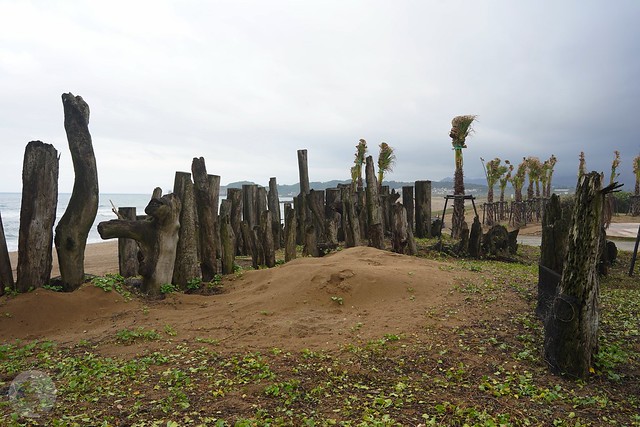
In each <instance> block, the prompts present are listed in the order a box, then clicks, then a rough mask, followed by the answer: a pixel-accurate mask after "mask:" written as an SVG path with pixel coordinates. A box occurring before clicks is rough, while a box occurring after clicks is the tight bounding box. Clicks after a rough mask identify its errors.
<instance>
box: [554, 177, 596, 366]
mask: <svg viewBox="0 0 640 427" xmlns="http://www.w3.org/2000/svg"><path fill="white" fill-rule="evenodd" d="M601 188H602V187H601V177H600V174H599V173H596V172H591V173H588V174H585V175H583V176H581V177H580V179H579V181H578V186H577V188H576V196H575V197H576V199H575V205H574V208H573V215H572V217H571V220H570V224H569V240H568V247H567V258H566V261H565V264H564V270H563V272H562V279H561V280H560V286H559V287H558V292H557V293H556V296H555V298H554V301H553V305H552V307H551V311H550V313H549V316H547V320H546V322H545V337H544V353H545V359H546V361H547V363H549V365H550V367H551V370H552V371H553V372H556V373H566V374H568V375H570V376H573V377H577V378H585V377H586V376H587V375H588V374H589V368H591V366H592V357H593V356H594V354H595V353H597V349H598V320H599V319H598V317H599V315H598V296H599V279H598V273H597V269H596V267H597V264H598V260H599V258H600V257H599V255H600V254H599V253H598V244H599V239H600V232H601V226H602V207H603V196H602V193H601Z"/></svg>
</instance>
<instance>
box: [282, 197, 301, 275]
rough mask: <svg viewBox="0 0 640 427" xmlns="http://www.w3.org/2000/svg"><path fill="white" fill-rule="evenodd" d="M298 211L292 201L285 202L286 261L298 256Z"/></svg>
mask: <svg viewBox="0 0 640 427" xmlns="http://www.w3.org/2000/svg"><path fill="white" fill-rule="evenodd" d="M296 217H297V216H296V212H295V211H294V210H293V208H292V207H291V204H290V203H285V204H284V261H285V262H289V261H291V260H292V259H295V258H296V230H297V228H298V225H297V220H296Z"/></svg>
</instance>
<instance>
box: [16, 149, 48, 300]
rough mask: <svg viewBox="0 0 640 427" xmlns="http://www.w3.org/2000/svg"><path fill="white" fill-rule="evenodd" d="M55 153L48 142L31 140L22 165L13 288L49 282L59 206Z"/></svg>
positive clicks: (38, 285)
mask: <svg viewBox="0 0 640 427" xmlns="http://www.w3.org/2000/svg"><path fill="white" fill-rule="evenodd" d="M58 168H59V162H58V152H57V151H56V149H55V148H54V147H53V145H51V144H45V143H43V142H41V141H31V142H29V143H28V144H27V148H26V149H25V152H24V163H23V166H22V204H21V206H20V232H19V236H18V269H17V270H18V271H17V280H16V291H18V292H26V291H28V290H29V289H30V288H39V287H41V286H42V285H44V284H46V283H48V282H49V279H50V278H51V267H52V263H53V256H52V253H51V249H52V244H53V224H54V222H55V220H56V208H57V205H58Z"/></svg>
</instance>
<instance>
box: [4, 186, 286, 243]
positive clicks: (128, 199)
mask: <svg viewBox="0 0 640 427" xmlns="http://www.w3.org/2000/svg"><path fill="white" fill-rule="evenodd" d="M225 197H226V196H225V195H224V194H222V195H221V196H220V200H221V201H222V199H223V198H225ZM70 198H71V193H60V194H58V208H57V212H56V223H55V225H54V230H55V226H56V225H57V224H58V221H59V220H60V218H61V217H62V215H63V214H64V212H65V210H66V209H67V205H68V204H69V199H70ZM21 200H22V193H0V217H1V218H2V225H3V226H4V235H5V239H6V240H7V249H8V250H9V252H15V251H17V250H18V231H19V229H20V205H21ZM149 200H151V195H150V194H107V193H105V194H100V196H99V202H98V213H97V215H96V220H95V221H94V223H93V225H92V226H91V230H90V231H89V237H88V238H87V243H98V242H104V240H102V238H101V237H100V235H99V234H98V224H99V223H100V222H102V221H109V220H111V219H116V218H117V217H116V215H115V214H114V213H113V210H112V209H113V206H115V207H116V208H124V207H135V208H136V213H137V214H138V215H144V208H146V207H147V204H149ZM292 200H293V198H292V197H286V196H285V197H280V211H281V218H284V216H283V215H282V213H283V212H284V203H285V202H291V201H292ZM112 203H113V205H112Z"/></svg>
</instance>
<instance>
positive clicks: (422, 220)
mask: <svg viewBox="0 0 640 427" xmlns="http://www.w3.org/2000/svg"><path fill="white" fill-rule="evenodd" d="M415 189H416V207H415V208H416V237H418V238H421V239H423V238H425V237H430V236H431V181H416V182H415Z"/></svg>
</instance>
